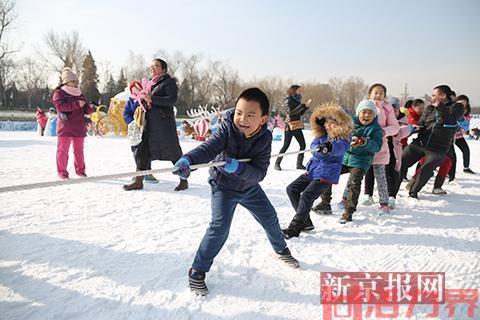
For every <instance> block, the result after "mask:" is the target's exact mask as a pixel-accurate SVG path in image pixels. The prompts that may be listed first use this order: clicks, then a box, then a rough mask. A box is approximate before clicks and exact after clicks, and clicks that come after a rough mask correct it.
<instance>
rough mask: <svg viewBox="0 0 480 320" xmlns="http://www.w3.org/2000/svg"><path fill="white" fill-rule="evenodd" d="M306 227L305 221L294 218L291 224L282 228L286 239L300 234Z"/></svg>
mask: <svg viewBox="0 0 480 320" xmlns="http://www.w3.org/2000/svg"><path fill="white" fill-rule="evenodd" d="M304 228H305V223H303V222H302V221H299V220H295V219H293V220H292V222H290V225H289V226H288V228H287V229H282V233H283V236H284V237H285V239H290V238H293V237H298V236H299V235H300V232H301V231H302V230H303V229H304Z"/></svg>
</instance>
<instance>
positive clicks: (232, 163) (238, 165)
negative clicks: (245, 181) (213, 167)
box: [223, 157, 245, 174]
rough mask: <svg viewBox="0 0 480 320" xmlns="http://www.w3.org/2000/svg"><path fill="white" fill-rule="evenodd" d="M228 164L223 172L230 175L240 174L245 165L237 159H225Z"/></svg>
mask: <svg viewBox="0 0 480 320" xmlns="http://www.w3.org/2000/svg"><path fill="white" fill-rule="evenodd" d="M224 161H225V162H226V164H225V165H224V166H223V170H225V172H228V173H235V174H240V172H242V171H243V167H244V166H245V164H244V163H243V162H240V161H238V160H237V159H233V158H228V157H226V158H225V159H224Z"/></svg>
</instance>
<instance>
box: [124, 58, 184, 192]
mask: <svg viewBox="0 0 480 320" xmlns="http://www.w3.org/2000/svg"><path fill="white" fill-rule="evenodd" d="M150 69H151V72H152V79H151V80H150V82H151V83H152V88H151V94H150V95H148V96H146V97H145V101H146V102H147V104H148V106H147V112H146V114H145V121H146V124H145V127H144V129H143V134H142V142H140V144H139V145H138V147H137V149H136V151H135V155H134V156H135V162H136V165H137V170H138V171H143V170H147V168H149V166H150V162H151V161H152V160H168V161H171V162H172V163H173V164H175V163H176V162H177V161H178V159H180V158H181V157H182V154H183V153H182V149H181V148H180V143H179V141H178V136H177V125H176V123H175V113H174V111H173V106H174V105H175V103H176V102H177V96H178V87H177V81H176V80H175V78H172V77H170V75H169V74H168V73H167V63H166V62H165V61H163V60H162V59H154V60H153V61H152V64H151V66H150ZM187 188H188V181H187V180H186V179H182V178H181V179H180V183H179V184H178V185H177V186H176V187H175V191H180V190H184V189H187ZM123 189H125V190H127V191H129V190H138V189H143V178H142V177H141V176H137V177H136V178H135V181H134V182H133V183H131V184H127V185H124V186H123Z"/></svg>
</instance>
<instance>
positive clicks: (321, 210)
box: [312, 202, 332, 214]
mask: <svg viewBox="0 0 480 320" xmlns="http://www.w3.org/2000/svg"><path fill="white" fill-rule="evenodd" d="M312 211H313V212H315V213H316V214H332V207H331V206H330V205H329V204H326V203H323V202H320V203H319V204H317V205H316V206H315V207H313V208H312Z"/></svg>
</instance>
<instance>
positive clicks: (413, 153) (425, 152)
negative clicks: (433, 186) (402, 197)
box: [398, 143, 445, 194]
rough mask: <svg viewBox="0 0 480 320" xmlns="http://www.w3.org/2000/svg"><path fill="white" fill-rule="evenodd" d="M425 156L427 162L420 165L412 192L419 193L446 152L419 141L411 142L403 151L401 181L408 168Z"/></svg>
mask: <svg viewBox="0 0 480 320" xmlns="http://www.w3.org/2000/svg"><path fill="white" fill-rule="evenodd" d="M423 157H425V162H424V163H423V165H421V166H420V171H419V174H418V176H417V177H416V178H415V181H414V182H413V184H412V187H411V189H410V193H414V194H417V193H418V192H420V190H422V188H423V186H424V185H425V184H426V183H427V182H428V180H429V179H430V177H431V176H432V175H433V170H435V168H436V167H438V166H439V165H440V164H441V163H442V162H443V158H444V157H445V153H444V152H436V151H432V150H430V149H427V148H425V147H423V146H421V145H419V144H417V143H411V144H409V145H408V146H407V147H406V148H405V150H403V153H402V169H401V170H400V179H399V183H398V184H400V182H401V181H402V180H403V178H405V176H406V175H407V172H408V169H409V168H410V167H411V166H413V165H414V164H415V163H417V162H418V161H419V160H420V159H421V158H423Z"/></svg>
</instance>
